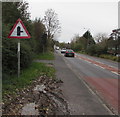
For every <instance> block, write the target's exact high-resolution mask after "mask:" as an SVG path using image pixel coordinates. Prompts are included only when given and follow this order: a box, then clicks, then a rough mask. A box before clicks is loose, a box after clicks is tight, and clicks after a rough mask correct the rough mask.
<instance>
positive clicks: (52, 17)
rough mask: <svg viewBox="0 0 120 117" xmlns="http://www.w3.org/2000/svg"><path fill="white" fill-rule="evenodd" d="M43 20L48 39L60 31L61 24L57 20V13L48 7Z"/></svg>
mask: <svg viewBox="0 0 120 117" xmlns="http://www.w3.org/2000/svg"><path fill="white" fill-rule="evenodd" d="M43 22H44V24H45V27H46V31H47V36H48V39H53V38H54V36H55V35H56V34H57V33H60V32H61V26H60V23H59V20H58V15H57V14H56V13H55V11H54V10H52V9H48V10H47V11H46V12H45V16H44V19H43Z"/></svg>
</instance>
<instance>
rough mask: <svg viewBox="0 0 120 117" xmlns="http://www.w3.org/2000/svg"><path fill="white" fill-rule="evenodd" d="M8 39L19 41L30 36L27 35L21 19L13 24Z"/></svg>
mask: <svg viewBox="0 0 120 117" xmlns="http://www.w3.org/2000/svg"><path fill="white" fill-rule="evenodd" d="M8 38H19V39H26V38H30V34H29V33H28V31H27V29H26V28H25V26H24V24H23V22H22V20H21V19H18V20H17V21H16V23H15V24H14V26H13V28H12V30H11V31H10V34H9V35H8Z"/></svg>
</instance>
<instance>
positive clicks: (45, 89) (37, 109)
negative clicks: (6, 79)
mask: <svg viewBox="0 0 120 117" xmlns="http://www.w3.org/2000/svg"><path fill="white" fill-rule="evenodd" d="M61 83H62V82H61V81H59V80H54V79H51V78H48V77H46V76H41V77H39V78H38V79H37V80H35V81H33V82H32V85H31V86H29V87H27V88H25V89H23V90H21V91H18V92H17V95H16V96H13V95H6V96H5V97H4V98H6V99H7V100H8V101H7V103H5V104H4V103H3V107H2V109H3V112H2V114H3V115H43V116H46V115H69V111H68V107H67V103H66V101H65V100H64V99H63V96H62V92H61V90H60V84H61Z"/></svg>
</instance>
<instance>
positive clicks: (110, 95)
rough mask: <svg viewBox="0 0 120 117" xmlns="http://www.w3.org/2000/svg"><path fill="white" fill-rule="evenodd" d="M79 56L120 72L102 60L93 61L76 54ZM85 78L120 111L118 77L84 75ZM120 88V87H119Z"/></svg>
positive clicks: (119, 71)
mask: <svg viewBox="0 0 120 117" xmlns="http://www.w3.org/2000/svg"><path fill="white" fill-rule="evenodd" d="M76 57H77V58H79V59H82V60H84V61H88V62H90V63H92V64H95V65H97V66H99V67H103V68H104V69H107V70H109V71H112V72H115V73H117V74H119V73H120V70H119V69H117V68H114V67H111V66H108V65H105V64H103V63H100V62H96V61H93V60H91V59H88V58H85V57H81V56H79V55H76ZM84 80H85V81H86V82H88V83H89V84H90V86H91V87H92V88H94V89H96V90H97V92H98V93H99V94H100V95H101V97H102V98H103V99H104V100H105V101H106V102H107V103H108V104H109V105H110V106H111V107H113V109H115V110H117V111H118V112H120V110H119V107H118V102H120V100H119V98H118V88H119V87H118V79H115V78H99V77H98V78H95V77H84ZM119 90H120V89H119Z"/></svg>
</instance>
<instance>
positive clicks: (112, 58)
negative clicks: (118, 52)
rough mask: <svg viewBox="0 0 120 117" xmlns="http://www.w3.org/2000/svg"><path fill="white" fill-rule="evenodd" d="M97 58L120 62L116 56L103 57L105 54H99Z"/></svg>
mask: <svg viewBox="0 0 120 117" xmlns="http://www.w3.org/2000/svg"><path fill="white" fill-rule="evenodd" d="M99 57H101V58H105V59H110V60H113V61H117V62H120V58H119V57H117V56H114V55H105V54H101V55H100V56H99Z"/></svg>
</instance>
